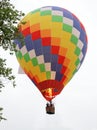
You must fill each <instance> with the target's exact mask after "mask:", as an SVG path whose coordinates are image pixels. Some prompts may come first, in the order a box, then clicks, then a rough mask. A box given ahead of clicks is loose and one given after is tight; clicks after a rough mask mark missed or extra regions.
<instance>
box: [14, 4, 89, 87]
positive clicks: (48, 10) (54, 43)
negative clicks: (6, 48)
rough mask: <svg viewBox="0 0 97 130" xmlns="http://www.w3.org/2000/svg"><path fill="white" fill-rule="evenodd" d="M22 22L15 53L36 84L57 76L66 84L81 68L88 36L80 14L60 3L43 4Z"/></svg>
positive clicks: (59, 80)
mask: <svg viewBox="0 0 97 130" xmlns="http://www.w3.org/2000/svg"><path fill="white" fill-rule="evenodd" d="M23 21H24V22H25V24H20V25H21V28H20V32H21V33H22V34H23V36H24V40H25V44H23V45H22V44H21V41H20V40H19V39H16V40H15V43H16V44H17V52H16V56H17V59H18V61H19V63H20V65H21V67H22V68H23V69H24V70H25V72H26V73H27V74H28V75H30V76H29V77H30V78H31V80H32V81H33V82H34V83H35V84H39V83H41V82H44V81H47V80H54V81H58V82H60V83H61V84H62V85H66V84H67V83H68V81H69V80H70V79H71V78H72V77H73V75H74V74H75V72H77V70H78V69H79V68H80V66H81V64H82V62H83V59H84V57H85V54H86V50H87V36H86V32H85V29H84V27H83V25H82V23H81V22H80V21H79V20H78V18H77V17H76V16H75V15H74V14H72V13H71V12H69V11H67V10H66V9H63V8H60V7H52V6H48V7H42V8H39V9H37V10H34V11H32V12H30V13H29V14H27V15H26V16H25V17H24V19H23V20H22V22H23Z"/></svg>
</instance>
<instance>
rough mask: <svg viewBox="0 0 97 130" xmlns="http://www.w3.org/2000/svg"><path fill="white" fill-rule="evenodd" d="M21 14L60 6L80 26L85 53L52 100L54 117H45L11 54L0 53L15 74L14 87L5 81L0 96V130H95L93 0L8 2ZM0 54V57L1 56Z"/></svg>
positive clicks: (96, 9) (96, 15) (96, 10)
mask: <svg viewBox="0 0 97 130" xmlns="http://www.w3.org/2000/svg"><path fill="white" fill-rule="evenodd" d="M11 1H12V3H13V4H14V6H15V7H16V9H18V10H21V11H23V12H24V13H25V14H27V13H28V12H30V11H32V10H34V9H36V8H40V7H42V6H48V5H51V6H60V7H63V8H66V9H67V10H69V11H71V12H72V13H74V14H75V15H76V16H77V17H78V18H79V19H80V20H81V22H82V23H83V24H84V26H85V28H86V32H87V35H88V50H87V54H86V57H85V60H84V62H83V64H82V66H81V68H80V70H79V71H78V72H77V73H76V74H75V76H74V78H72V80H71V81H70V82H69V83H68V84H67V85H66V87H65V88H64V90H63V91H62V93H61V94H60V95H59V96H57V97H56V98H55V99H54V103H55V106H56V114H55V115H47V114H45V104H46V100H45V99H44V98H43V97H42V95H41V94H40V92H39V91H38V90H37V89H36V87H35V86H34V85H33V83H32V82H31V81H30V79H29V78H28V77H27V76H26V75H19V74H18V67H19V64H18V62H17V60H16V57H15V55H14V56H9V54H8V53H7V52H4V51H1V52H2V53H3V54H2V55H3V57H5V58H7V63H8V65H9V66H11V67H12V68H13V73H14V75H16V83H17V86H16V88H13V87H11V83H9V82H7V81H5V83H6V86H7V87H6V88H4V89H3V91H2V93H1V94H0V106H2V107H4V116H5V117H6V118H7V121H2V122H1V123H0V130H97V68H96V67H97V60H96V59H97V58H96V57H97V36H96V35H97V31H96V30H97V3H96V0H80V1H79V0H48V1H47V0H35V1H33V0H22V1H20V0H11ZM1 52H0V55H1Z"/></svg>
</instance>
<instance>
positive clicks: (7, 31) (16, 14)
mask: <svg viewBox="0 0 97 130" xmlns="http://www.w3.org/2000/svg"><path fill="white" fill-rule="evenodd" d="M22 16H24V13H22V12H21V11H18V10H16V9H15V7H14V6H13V5H12V4H11V3H10V0H1V1H0V49H4V50H9V52H10V54H13V51H15V45H14V44H13V40H14V39H15V37H16V36H17V35H16V34H18V27H17V24H18V22H19V21H20V19H21V17H22ZM1 55H2V54H0V92H1V89H2V87H4V84H3V82H2V77H3V78H5V79H6V78H7V80H9V81H13V86H15V81H14V79H15V77H14V76H13V75H12V69H11V68H8V67H7V65H6V59H2V57H1ZM0 111H2V108H0ZM2 119H5V118H3V117H2V113H0V121H1V120H2Z"/></svg>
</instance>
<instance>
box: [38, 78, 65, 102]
mask: <svg viewBox="0 0 97 130" xmlns="http://www.w3.org/2000/svg"><path fill="white" fill-rule="evenodd" d="M37 87H38V89H39V90H40V92H41V93H42V95H43V97H44V98H45V99H46V100H47V101H50V100H52V99H53V98H55V97H56V96H57V95H58V94H60V92H61V91H62V89H63V88H64V85H63V84H62V83H61V82H59V81H57V80H45V81H43V82H40V83H39V84H38V86H37Z"/></svg>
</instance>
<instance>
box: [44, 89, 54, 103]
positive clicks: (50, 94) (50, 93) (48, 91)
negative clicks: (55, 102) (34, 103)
mask: <svg viewBox="0 0 97 130" xmlns="http://www.w3.org/2000/svg"><path fill="white" fill-rule="evenodd" d="M53 89H54V88H47V89H44V90H42V91H41V93H42V95H43V97H44V98H45V99H46V100H47V101H51V100H52V99H53V98H55V95H53V91H54V90H53Z"/></svg>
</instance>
